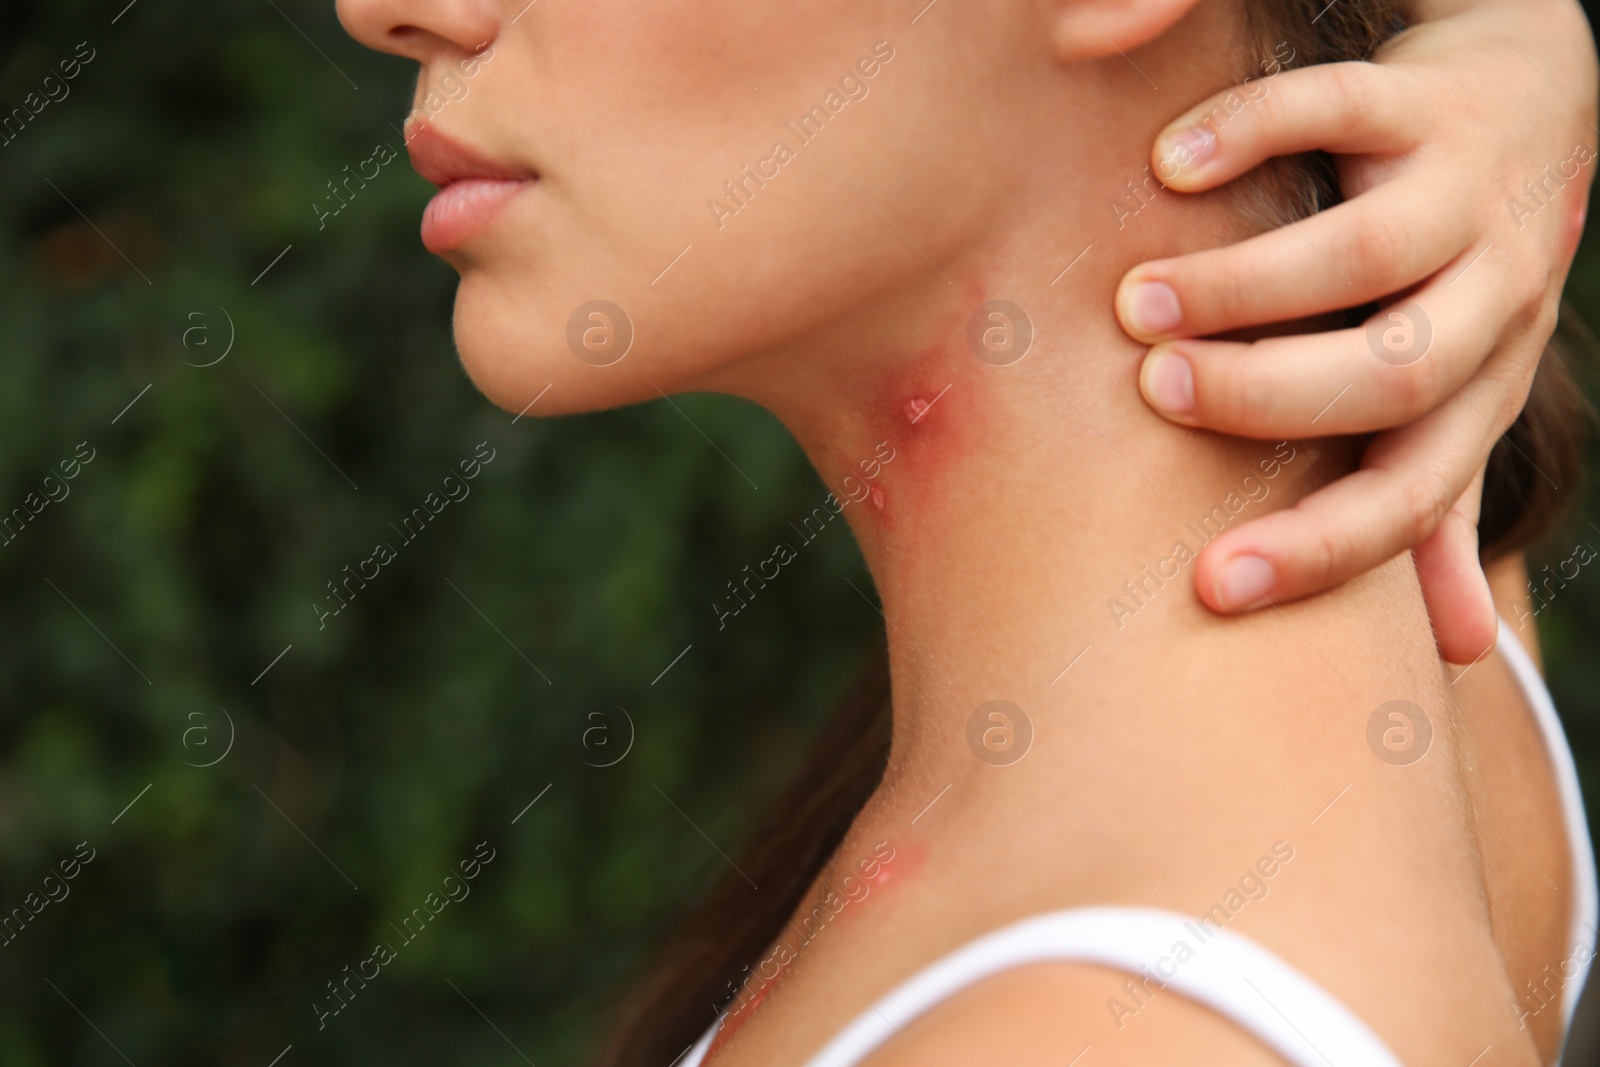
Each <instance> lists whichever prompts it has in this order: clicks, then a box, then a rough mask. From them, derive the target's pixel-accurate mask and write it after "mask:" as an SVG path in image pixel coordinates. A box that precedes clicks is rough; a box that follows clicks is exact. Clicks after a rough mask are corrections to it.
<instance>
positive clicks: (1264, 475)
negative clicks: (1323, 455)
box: [1106, 441, 1315, 630]
mask: <svg viewBox="0 0 1600 1067" xmlns="http://www.w3.org/2000/svg"><path fill="white" fill-rule="evenodd" d="M1298 455H1299V452H1298V451H1297V450H1296V449H1295V447H1294V446H1293V445H1292V444H1290V443H1289V442H1287V441H1281V442H1279V443H1278V445H1277V447H1276V448H1275V449H1274V451H1273V454H1272V455H1271V456H1268V457H1267V458H1266V459H1264V460H1262V461H1261V462H1260V463H1259V464H1257V467H1258V468H1259V469H1260V471H1261V477H1260V478H1257V477H1256V475H1255V473H1254V472H1251V473H1250V474H1247V475H1245V476H1244V479H1243V480H1242V481H1241V482H1240V483H1239V488H1238V489H1237V490H1234V491H1233V492H1230V493H1228V494H1227V495H1226V496H1224V497H1223V498H1222V502H1221V503H1219V504H1215V505H1213V506H1212V507H1211V510H1209V511H1207V512H1206V513H1205V514H1203V515H1201V516H1200V517H1199V518H1198V519H1193V520H1190V521H1189V522H1186V523H1184V524H1183V528H1184V531H1185V533H1186V534H1187V535H1190V536H1192V538H1193V540H1194V541H1195V544H1194V545H1191V544H1190V543H1189V541H1190V536H1185V537H1182V538H1180V539H1179V540H1177V541H1175V542H1174V543H1173V545H1172V548H1171V550H1170V551H1169V552H1168V553H1167V554H1166V555H1165V556H1163V557H1162V558H1160V559H1158V560H1156V562H1155V563H1154V564H1149V563H1146V564H1145V565H1144V567H1143V568H1142V569H1141V570H1140V571H1139V573H1138V574H1136V575H1134V576H1133V577H1132V578H1130V579H1128V580H1127V581H1125V582H1123V583H1122V593H1119V594H1118V595H1116V596H1114V597H1110V598H1108V599H1107V600H1106V610H1107V611H1109V612H1110V613H1111V620H1112V621H1113V622H1115V623H1116V624H1117V629H1119V630H1120V629H1122V628H1123V626H1125V625H1126V624H1127V621H1128V619H1130V618H1131V617H1133V616H1134V615H1137V614H1138V613H1139V612H1140V611H1142V610H1143V609H1145V608H1147V607H1149V606H1150V604H1151V603H1152V602H1153V601H1154V600H1155V598H1156V594H1157V593H1159V592H1161V590H1162V588H1163V587H1165V586H1166V584H1167V583H1168V582H1170V581H1172V580H1173V579H1174V578H1176V577H1177V576H1178V575H1179V574H1180V573H1182V571H1183V568H1184V567H1186V566H1188V565H1189V564H1190V563H1192V562H1194V560H1195V558H1196V557H1197V556H1198V555H1199V550H1200V549H1202V548H1204V547H1205V546H1206V545H1208V544H1210V543H1211V542H1212V541H1214V540H1215V539H1216V538H1217V536H1218V535H1219V534H1221V533H1222V531H1223V530H1226V529H1227V528H1228V527H1229V526H1230V525H1232V524H1233V523H1234V521H1235V520H1237V519H1238V517H1239V514H1240V513H1241V512H1243V511H1244V510H1245V509H1246V508H1247V507H1249V506H1250V505H1251V504H1259V503H1261V502H1262V501H1263V500H1265V499H1267V496H1268V495H1269V494H1271V492H1272V486H1271V485H1269V484H1268V483H1269V482H1271V481H1272V480H1273V479H1275V478H1277V477H1278V475H1280V474H1282V473H1283V471H1284V469H1285V468H1286V467H1288V465H1289V464H1291V463H1293V462H1294V461H1295V459H1296V457H1297V456H1298ZM1312 458H1315V457H1312Z"/></svg>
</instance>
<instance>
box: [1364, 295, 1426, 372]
mask: <svg viewBox="0 0 1600 1067" xmlns="http://www.w3.org/2000/svg"><path fill="white" fill-rule="evenodd" d="M1367 346H1368V347H1369V348H1371V349H1372V354H1373V355H1375V356H1377V357H1378V358H1379V359H1381V360H1383V361H1384V362H1385V363H1387V364H1389V365H1390V366H1391V367H1408V366H1410V365H1411V364H1413V363H1415V362H1416V361H1417V360H1419V359H1421V358H1422V357H1423V356H1425V355H1427V354H1428V350H1429V349H1430V348H1432V347H1433V320H1432V319H1430V318H1428V313H1427V312H1426V311H1423V310H1422V306H1421V305H1420V304H1418V303H1417V302H1416V301H1415V300H1407V301H1405V302H1404V303H1402V304H1396V305H1394V306H1393V307H1389V308H1384V309H1383V310H1382V311H1380V312H1378V313H1377V314H1376V315H1374V316H1373V317H1372V318H1371V319H1370V320H1369V321H1368V322H1367Z"/></svg>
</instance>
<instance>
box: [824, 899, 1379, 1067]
mask: <svg viewBox="0 0 1600 1067" xmlns="http://www.w3.org/2000/svg"><path fill="white" fill-rule="evenodd" d="M1180 961H1181V962H1180ZM1034 963H1094V964H1101V965H1104V966H1108V967H1113V968H1116V969H1117V970H1121V971H1125V972H1127V973H1128V974H1132V975H1141V974H1149V975H1154V976H1157V977H1156V978H1155V979H1154V980H1153V981H1152V982H1151V983H1150V984H1151V987H1152V988H1160V986H1161V985H1162V984H1164V985H1165V986H1166V987H1167V988H1169V989H1171V990H1173V991H1175V992H1177V993H1180V994H1182V995H1183V996H1185V997H1187V998H1189V999H1190V1000H1194V1001H1197V1002H1199V1003H1201V1004H1204V1005H1206V1006H1207V1007H1209V1008H1211V1009H1212V1010H1213V1011H1215V1012H1217V1014H1219V1015H1221V1016H1223V1017H1224V1018H1226V1019H1229V1020H1231V1021H1232V1022H1234V1023H1236V1024H1238V1025H1239V1026H1240V1027H1242V1028H1244V1029H1245V1030H1247V1031H1249V1032H1250V1033H1251V1034H1254V1035H1255V1036H1256V1037H1257V1038H1259V1039H1260V1040H1261V1041H1262V1042H1263V1043H1264V1044H1266V1045H1267V1047H1269V1048H1271V1049H1272V1050H1273V1051H1274V1052H1277V1053H1278V1054H1279V1055H1280V1056H1282V1057H1283V1058H1284V1059H1285V1060H1287V1061H1288V1062H1289V1063H1291V1064H1293V1065H1294V1067H1329V1064H1332V1065H1333V1067H1400V1061H1399V1060H1398V1059H1396V1058H1395V1056H1394V1054H1393V1053H1391V1052H1390V1051H1389V1050H1388V1048H1387V1047H1386V1046H1385V1045H1384V1044H1383V1042H1382V1041H1380V1040H1379V1039H1378V1038H1377V1036H1376V1035H1375V1034H1373V1032H1372V1031H1371V1030H1369V1029H1367V1026H1366V1024H1365V1023H1363V1022H1362V1021H1361V1020H1360V1019H1358V1018H1356V1016H1355V1015H1353V1014H1352V1013H1351V1012H1350V1010H1349V1009H1348V1008H1346V1007H1345V1006H1344V1005H1343V1004H1341V1003H1339V1001H1337V1000H1335V999H1334V998H1333V997H1332V996H1330V995H1329V994H1328V993H1326V992H1325V991H1324V990H1323V989H1322V988H1321V987H1320V986H1318V985H1317V984H1316V983H1315V982H1313V981H1311V980H1310V979H1309V978H1307V977H1305V976H1304V975H1302V974H1301V973H1300V972H1299V971H1296V970H1295V969H1294V968H1293V967H1290V966H1289V965H1288V964H1286V963H1284V962H1283V961H1282V960H1280V959H1279V958H1278V957H1277V956H1275V955H1273V954H1272V953H1271V952H1269V951H1267V950H1266V949H1265V948H1263V947H1261V946H1260V945H1258V944H1256V943H1255V942H1254V941H1251V940H1249V939H1248V938H1245V937H1242V936H1240V935H1238V934H1234V933H1230V932H1229V931H1227V930H1212V929H1208V928H1207V927H1206V926H1204V925H1202V924H1201V922H1200V921H1199V920H1191V919H1186V918H1185V917H1184V916H1182V915H1178V914H1176V913H1174V912H1169V911H1159V910H1156V909H1153V908H1119V907H1103V908H1076V909H1073V910H1070V911H1059V912H1052V913H1050V914H1047V915H1040V916H1037V917H1035V918H1032V919H1025V920H1023V921H1022V922H1019V923H1016V924H1014V925H1012V926H1008V927H1005V928H1004V929H1002V930H997V931H995V932H994V933H992V934H989V935H987V936H985V937H981V938H979V939H978V940H976V941H973V942H972V943H970V944H968V945H967V946H966V947H964V948H961V949H959V950H957V951H956V952H954V953H952V954H951V955H949V956H946V957H945V958H944V959H942V960H940V961H939V962H937V963H935V964H933V965H932V966H930V967H928V968H926V969H925V970H922V971H920V972H918V973H917V974H916V975H914V976H913V977H912V978H910V979H908V980H907V981H905V982H903V983H901V985H899V986H898V987H896V988H895V989H894V991H893V992H891V993H890V994H889V995H888V996H886V997H884V998H883V999H882V1000H880V1001H878V1002H877V1004H875V1005H873V1006H872V1007H870V1008H868V1009H867V1010H866V1011H864V1012H862V1013H861V1014H860V1015H859V1016H857V1017H856V1020H855V1021H854V1022H853V1023H851V1024H850V1025H849V1026H848V1027H847V1028H845V1029H844V1030H843V1031H842V1032H840V1034H839V1035H838V1036H837V1037H835V1038H834V1039H833V1040H832V1041H830V1042H829V1043H828V1044H827V1045H826V1046H825V1047H824V1048H823V1049H822V1051H820V1052H818V1053H817V1054H816V1055H815V1056H813V1057H812V1058H811V1059H810V1060H808V1061H807V1064H806V1067H855V1065H856V1064H858V1063H860V1062H861V1061H862V1060H863V1059H865V1058H866V1057H867V1056H869V1055H871V1053H872V1052H873V1050H875V1049H876V1048H877V1047H878V1046H879V1045H881V1044H883V1043H884V1042H885V1041H887V1040H888V1039H890V1038H892V1037H894V1036H895V1035H896V1034H897V1033H898V1032H899V1031H900V1030H901V1029H903V1028H904V1027H905V1026H907V1025H908V1024H909V1023H910V1022H911V1021H912V1020H914V1019H916V1018H917V1017H918V1016H920V1015H922V1013H924V1012H925V1011H927V1010H928V1009H929V1008H932V1007H934V1006H935V1005H937V1004H940V1003H942V1002H943V1001H945V1000H947V999H948V998H950V997H951V996H953V995H954V994H956V993H958V992H960V991H961V990H963V989H965V988H967V987H968V986H971V985H973V984H974V983H976V982H980V981H982V980H983V979H985V978H988V977H990V976H991V975H995V974H999V973H1001V972H1003V971H1009V970H1011V969H1013V968H1016V967H1024V966H1028V965H1029V964H1034Z"/></svg>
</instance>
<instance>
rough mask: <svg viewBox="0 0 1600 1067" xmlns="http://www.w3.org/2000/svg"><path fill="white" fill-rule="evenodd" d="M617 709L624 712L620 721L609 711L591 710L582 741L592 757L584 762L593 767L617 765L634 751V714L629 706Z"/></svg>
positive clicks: (584, 748)
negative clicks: (632, 714)
mask: <svg viewBox="0 0 1600 1067" xmlns="http://www.w3.org/2000/svg"><path fill="white" fill-rule="evenodd" d="M617 710H618V711H620V712H621V713H622V718H621V720H620V722H619V721H618V720H617V718H616V716H614V715H613V714H612V713H611V712H609V711H591V712H590V713H589V714H588V716H587V721H588V723H589V725H588V726H587V727H585V728H584V731H583V738H582V741H583V750H584V751H585V752H586V753H588V755H589V757H590V758H588V759H585V760H584V761H583V762H585V763H587V764H588V765H589V766H591V767H615V766H616V765H617V764H619V763H621V762H622V761H623V759H624V758H625V757H626V756H627V755H628V753H629V752H632V751H633V738H634V731H633V716H631V715H629V714H628V709H627V708H624V707H618V708H617ZM613 727H615V728H616V729H615V731H614V732H613Z"/></svg>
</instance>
